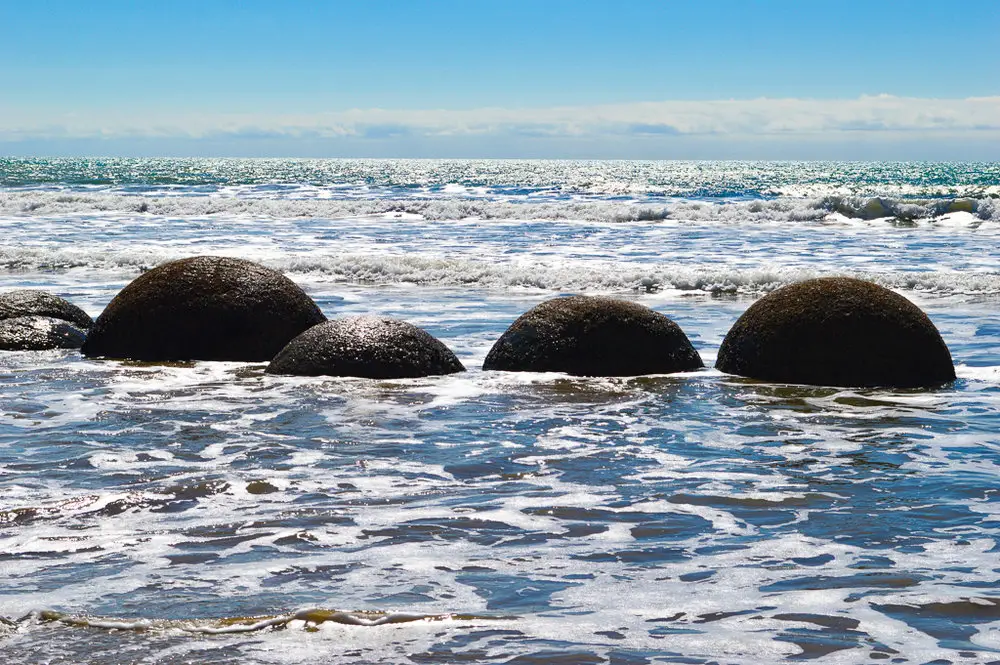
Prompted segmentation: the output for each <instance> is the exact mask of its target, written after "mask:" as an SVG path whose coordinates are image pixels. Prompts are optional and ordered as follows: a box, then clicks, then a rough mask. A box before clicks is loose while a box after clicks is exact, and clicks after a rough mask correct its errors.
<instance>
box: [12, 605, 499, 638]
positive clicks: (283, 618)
mask: <svg viewBox="0 0 1000 665" xmlns="http://www.w3.org/2000/svg"><path fill="white" fill-rule="evenodd" d="M516 618H517V617H514V616H484V615H477V614H453V613H447V614H413V613H407V612H379V611H372V610H358V611H352V612H347V611H342V610H324V609H318V608H311V609H305V610H299V611H298V612H293V613H291V614H279V615H268V616H260V617H230V618H224V619H208V620H197V619H135V620H122V619H113V618H102V617H86V616H74V615H70V614H64V613H62V612H55V611H52V610H39V611H34V612H31V613H29V614H26V615H25V616H23V617H21V618H20V619H18V620H17V621H11V620H10V619H6V618H4V617H0V626H3V627H7V628H13V629H17V628H18V627H19V626H22V625H25V624H29V623H45V624H60V625H63V626H70V627H73V628H98V629H103V630H125V631H132V632H140V633H141V632H150V631H167V630H177V631H180V632H184V633H191V634H196V635H225V634H232V633H251V632H256V631H261V630H266V629H268V628H274V629H279V630H280V629H285V628H299V629H302V630H305V631H309V632H313V631H317V630H319V627H320V626H321V625H323V624H327V623H332V624H340V625H344V626H385V625H391V624H401V623H414V622H431V621H454V622H463V623H464V622H470V621H471V622H480V621H504V620H512V619H516Z"/></svg>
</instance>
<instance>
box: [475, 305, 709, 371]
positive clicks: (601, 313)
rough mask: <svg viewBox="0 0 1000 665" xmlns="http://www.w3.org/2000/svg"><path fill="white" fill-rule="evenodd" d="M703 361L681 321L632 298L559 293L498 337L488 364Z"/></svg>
mask: <svg viewBox="0 0 1000 665" xmlns="http://www.w3.org/2000/svg"><path fill="white" fill-rule="evenodd" d="M700 367H704V364H703V363H702V361H701V356H699V355H698V352H697V351H696V350H695V348H694V347H693V346H691V342H690V341H689V340H688V338H687V335H685V334H684V331H683V330H681V329H680V326H678V325H677V324H676V323H674V322H673V321H671V320H670V319H668V318H667V317H666V316H664V315H663V314H660V313H659V312H654V311H653V310H651V309H649V308H648V307H644V306H642V305H639V304H637V303H634V302H629V301H627V300H616V299H614V298H600V297H590V296H571V297H567V298H555V299H554V300H548V301H546V302H543V303H542V304H540V305H538V306H536V307H534V308H532V309H530V310H528V311H527V312H525V313H524V314H522V315H521V317H520V318H518V319H517V320H516V321H514V323H513V324H511V326H510V328H508V329H507V331H506V332H505V333H504V334H503V335H502V336H501V337H500V339H498V340H497V341H496V344H494V345H493V348H492V349H490V352H489V354H488V355H487V356H486V361H485V362H484V363H483V369H487V370H490V369H496V370H506V371H513V372H565V373H567V374H574V375H576V376H638V375H641V374H669V373H671V372H684V371H690V370H694V369H698V368H700Z"/></svg>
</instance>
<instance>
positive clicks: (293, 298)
mask: <svg viewBox="0 0 1000 665" xmlns="http://www.w3.org/2000/svg"><path fill="white" fill-rule="evenodd" d="M325 320H326V317H325V316H323V313H322V312H321V311H320V310H319V307H317V306H316V303H315V302H313V300H312V299H311V298H310V297H309V296H307V295H306V294H305V292H304V291H303V290H302V289H301V288H299V287H298V286H297V285H296V284H295V283H294V282H292V281H291V280H290V279H288V278H287V277H285V276H284V275H282V274H281V273H279V272H276V271H274V270H271V269H270V268H265V267H264V266H262V265H259V264H257V263H253V262H251V261H244V260H242V259H233V258H227V257H219V256H196V257H193V258H189V259H181V260H179V261H171V262H170V263H165V264H163V265H161V266H158V267H156V268H154V269H152V270H150V271H149V272H146V273H143V274H142V275H140V276H139V277H138V278H136V279H135V280H134V281H132V282H131V283H130V284H128V285H127V286H126V287H125V288H124V289H122V290H121V292H120V293H119V294H118V295H117V296H115V298H114V299H113V300H112V301H111V302H110V303H109V304H108V306H107V308H106V309H105V310H104V312H103V313H101V315H100V316H99V317H97V321H95V322H94V327H93V328H92V329H91V331H90V334H89V335H88V336H87V341H86V343H85V344H84V345H83V353H84V354H85V355H88V356H104V357H108V358H131V359H133V360H145V361H170V360H239V361H263V360H270V359H271V358H272V357H274V354H276V353H277V352H278V351H280V350H281V349H282V348H284V346H285V345H286V344H287V343H288V342H289V341H290V340H291V339H292V338H294V337H295V336H296V335H298V334H299V333H301V332H302V331H304V330H307V329H309V328H311V327H312V326H314V325H316V324H317V323H321V322H323V321H325Z"/></svg>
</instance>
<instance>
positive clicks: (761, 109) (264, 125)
mask: <svg viewBox="0 0 1000 665" xmlns="http://www.w3.org/2000/svg"><path fill="white" fill-rule="evenodd" d="M914 132H916V133H923V134H930V135H949V136H964V137H972V136H977V135H983V134H988V135H991V136H994V137H996V136H997V135H1000V97H980V98H967V99H931V98H908V97H895V96H890V95H877V96H863V97H859V98H857V99H829V100H827V99H768V98H762V99H751V100H710V101H662V102H637V103H626V104H608V105H598V106H565V107H549V108H481V109H472V110H448V109H425V110H385V109H352V110H347V111H335V112H326V113H311V114H253V113H185V114H163V113H156V112H145V111H142V112H131V113H127V114H126V113H121V112H119V113H116V112H113V111H102V112H100V113H97V112H94V113H91V114H86V113H83V112H77V113H73V114H63V115H60V114H55V113H54V114H38V113H33V114H30V115H29V114H24V113H20V114H19V113H16V112H13V111H10V110H8V111H6V112H5V111H3V110H0V141H23V140H38V139H43V140H44V139H62V140H65V139H123V138H152V139H168V138H184V139H203V138H213V137H243V138H251V139H252V138H284V139H327V140H328V139H351V140H368V141H383V142H384V141H393V140H399V139H400V138H401V137H409V138H414V137H417V138H424V139H428V140H433V139H435V138H446V137H450V138H454V137H463V136H464V137H502V136H514V137H522V138H524V137H528V138H530V137H536V138H546V139H552V138H560V137H562V138H567V139H588V138H601V139H602V140H606V139H609V138H610V137H615V136H618V137H635V136H640V137H648V138H651V139H655V140H669V139H670V138H675V137H685V136H688V137H697V136H701V137H733V138H744V139H746V138H766V137H779V138H786V139H787V138H791V137H795V136H806V137H808V136H811V137H814V138H815V137H824V138H826V139H829V138H831V136H834V137H835V136H836V135H858V134H860V133H867V134H870V135H873V136H875V135H877V136H881V137H886V136H889V137H891V136H899V135H902V134H907V133H914Z"/></svg>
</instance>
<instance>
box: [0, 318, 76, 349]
mask: <svg viewBox="0 0 1000 665" xmlns="http://www.w3.org/2000/svg"><path fill="white" fill-rule="evenodd" d="M86 336H87V335H86V333H84V332H83V331H82V330H80V329H79V328H77V327H76V326H74V325H73V324H72V323H70V322H69V321H64V320H62V319H56V318H53V317H51V316H16V317H14V318H10V319H0V350H3V351H45V350H47V349H79V348H80V345H81V344H83V340H84V338H86Z"/></svg>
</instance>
